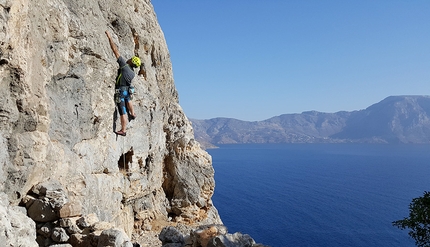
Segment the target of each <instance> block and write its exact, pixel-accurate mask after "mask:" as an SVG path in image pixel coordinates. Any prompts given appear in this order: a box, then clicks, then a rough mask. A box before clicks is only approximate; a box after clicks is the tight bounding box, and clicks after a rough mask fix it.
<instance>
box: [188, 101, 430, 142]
mask: <svg viewBox="0 0 430 247" xmlns="http://www.w3.org/2000/svg"><path fill="white" fill-rule="evenodd" d="M191 122H192V124H193V128H194V135H195V138H196V140H198V141H199V142H200V143H201V144H202V145H203V146H204V147H211V146H212V145H217V144H232V143H341V142H342V143H345V142H356V143H430V96H390V97H388V98H385V99H384V100H382V101H381V102H379V103H376V104H374V105H371V106H369V107H368V108H366V109H364V110H359V111H352V112H347V111H340V112H336V113H324V112H317V111H308V112H303V113H300V114H284V115H280V116H276V117H272V118H269V119H267V120H264V121H255V122H249V121H241V120H237V119H233V118H213V119H208V120H197V119H191Z"/></svg>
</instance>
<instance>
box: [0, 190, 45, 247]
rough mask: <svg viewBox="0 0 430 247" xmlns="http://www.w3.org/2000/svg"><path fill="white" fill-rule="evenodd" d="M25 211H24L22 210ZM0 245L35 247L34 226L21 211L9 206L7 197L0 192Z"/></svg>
mask: <svg viewBox="0 0 430 247" xmlns="http://www.w3.org/2000/svg"><path fill="white" fill-rule="evenodd" d="M24 211H25V210H24ZM0 243H1V245H2V246H10V247H19V246H26V247H27V246H28V247H37V246H39V245H38V244H37V242H36V226H35V223H34V221H32V220H31V219H30V218H28V217H27V216H26V215H25V213H23V211H22V210H21V209H20V208H19V207H17V206H12V205H10V204H9V200H8V198H7V195H6V194H4V193H2V192H0Z"/></svg>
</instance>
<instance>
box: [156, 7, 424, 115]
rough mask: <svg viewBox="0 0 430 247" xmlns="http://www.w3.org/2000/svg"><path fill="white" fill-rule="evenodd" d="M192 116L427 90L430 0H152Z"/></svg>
mask: <svg viewBox="0 0 430 247" xmlns="http://www.w3.org/2000/svg"><path fill="white" fill-rule="evenodd" d="M152 4H153V5H154V8H155V12H156V14H157V18H158V21H159V23H160V25H161V28H162V30H163V32H164V35H165V38H166V40H167V45H168V47H169V51H170V55H171V59H172V63H173V74H174V79H175V85H176V87H177V89H178V92H179V101H180V104H181V106H182V108H183V109H184V111H185V114H186V115H187V116H188V117H189V118H196V119H209V118H215V117H230V118H236V119H241V120H248V121H256V120H264V119H267V118H270V117H273V116H277V115H281V114H286V113H301V112H303V111H310V110H315V111H320V112H337V111H341V110H346V111H353V110H361V109H364V108H367V107H368V106H370V105H371V104H374V103H377V102H379V101H381V100H382V99H384V98H385V97H387V96H391V95H429V94H430V1H429V0H385V1H384V0H348V1H347V0H324V1H322V0H309V1H308V0H268V1H262V0H216V1H215V0H212V1H209V0H183V1H172V0H152Z"/></svg>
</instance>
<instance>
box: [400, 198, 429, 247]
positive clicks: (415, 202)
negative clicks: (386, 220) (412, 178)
mask: <svg viewBox="0 0 430 247" xmlns="http://www.w3.org/2000/svg"><path fill="white" fill-rule="evenodd" d="M393 226H397V227H398V228H400V229H402V230H403V229H406V228H409V236H411V237H412V238H413V239H414V240H415V244H416V246H419V247H430V192H427V191H425V192H424V195H423V196H422V197H418V198H414V199H412V202H411V203H410V204H409V217H407V218H404V219H403V220H397V221H394V222H393Z"/></svg>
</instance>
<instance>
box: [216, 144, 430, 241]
mask: <svg viewBox="0 0 430 247" xmlns="http://www.w3.org/2000/svg"><path fill="white" fill-rule="evenodd" d="M208 152H209V154H210V155H212V159H213V166H214V169H215V182H216V187H215V193H214V196H213V202H214V205H215V207H216V208H217V209H218V211H219V214H220V215H221V219H222V220H223V223H224V224H225V225H226V226H227V228H228V230H229V232H230V233H234V232H242V233H246V234H249V235H251V237H252V238H254V239H255V241H256V242H257V243H263V244H265V245H269V246H272V247H301V246H308V247H373V246H374V247H385V246H386V247H396V246H399V247H413V246H415V244H414V240H413V239H411V238H410V237H409V236H408V232H407V230H400V229H398V228H396V227H394V226H392V222H393V221H395V220H400V219H403V218H404V217H407V216H408V213H409V209H408V206H409V203H410V202H411V200H412V199H413V198H416V197H419V196H422V195H423V193H424V191H428V190H430V163H429V161H430V145H384V144H238V145H221V146H220V148H218V149H210V150H208Z"/></svg>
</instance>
